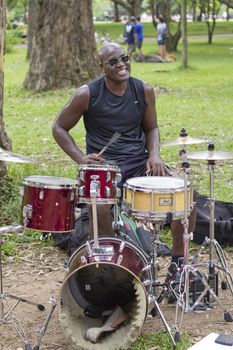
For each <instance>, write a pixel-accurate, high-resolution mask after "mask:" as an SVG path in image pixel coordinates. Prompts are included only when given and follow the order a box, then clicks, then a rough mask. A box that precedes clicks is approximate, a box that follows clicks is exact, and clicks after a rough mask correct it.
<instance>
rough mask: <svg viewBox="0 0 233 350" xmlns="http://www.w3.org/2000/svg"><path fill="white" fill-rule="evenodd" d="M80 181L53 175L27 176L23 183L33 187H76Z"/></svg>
mask: <svg viewBox="0 0 233 350" xmlns="http://www.w3.org/2000/svg"><path fill="white" fill-rule="evenodd" d="M77 183H78V181H77V180H73V179H68V178H64V177H53V176H34V175H33V176H26V177H25V178H24V181H23V184H24V185H27V186H33V187H52V188H60V187H67V186H68V187H69V186H71V187H74V186H76V185H77Z"/></svg>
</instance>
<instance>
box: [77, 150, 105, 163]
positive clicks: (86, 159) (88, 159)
mask: <svg viewBox="0 0 233 350" xmlns="http://www.w3.org/2000/svg"><path fill="white" fill-rule="evenodd" d="M79 163H80V164H106V160H104V159H103V158H100V157H99V156H98V154H97V153H90V154H87V155H84V156H83V157H82V158H81V160H80V162H79Z"/></svg>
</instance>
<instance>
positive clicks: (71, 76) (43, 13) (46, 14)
mask: <svg viewBox="0 0 233 350" xmlns="http://www.w3.org/2000/svg"><path fill="white" fill-rule="evenodd" d="M38 5H39V12H38V26H37V32H36V33H35V36H34V39H33V45H32V52H31V59H30V67H29V71H28V73H27V76H26V79H25V81H24V87H26V88H29V89H32V90H34V91H42V90H50V89H54V88H66V87H71V86H80V85H83V84H84V83H86V82H87V81H89V80H91V79H94V78H95V77H96V76H97V75H99V74H100V67H99V63H98V57H97V52H96V44H95V38H94V26H93V20H92V4H91V0H85V1H83V0H66V1H60V0H49V1H48V0H38Z"/></svg>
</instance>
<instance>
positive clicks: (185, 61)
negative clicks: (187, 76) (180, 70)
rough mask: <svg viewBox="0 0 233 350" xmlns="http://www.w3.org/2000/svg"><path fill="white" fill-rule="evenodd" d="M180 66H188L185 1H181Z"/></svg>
mask: <svg viewBox="0 0 233 350" xmlns="http://www.w3.org/2000/svg"><path fill="white" fill-rule="evenodd" d="M181 33H182V67H184V68H187V66H188V52H187V49H188V45H187V1H186V0H182V1H181Z"/></svg>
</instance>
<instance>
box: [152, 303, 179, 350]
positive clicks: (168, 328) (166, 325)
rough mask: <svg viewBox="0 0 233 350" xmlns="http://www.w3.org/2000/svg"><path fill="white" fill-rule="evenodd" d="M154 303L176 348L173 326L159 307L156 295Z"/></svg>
mask: <svg viewBox="0 0 233 350" xmlns="http://www.w3.org/2000/svg"><path fill="white" fill-rule="evenodd" d="M153 304H154V307H155V309H156V311H157V314H158V315H159V317H160V318H161V320H162V322H163V325H164V328H165V330H166V331H167V333H168V334H169V336H170V338H171V341H172V344H173V346H174V349H175V348H176V342H175V339H174V337H173V335H172V332H171V328H170V327H169V325H168V323H167V321H166V320H165V317H164V316H163V314H162V311H161V309H160V307H159V304H158V302H157V300H156V299H155V297H153Z"/></svg>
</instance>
